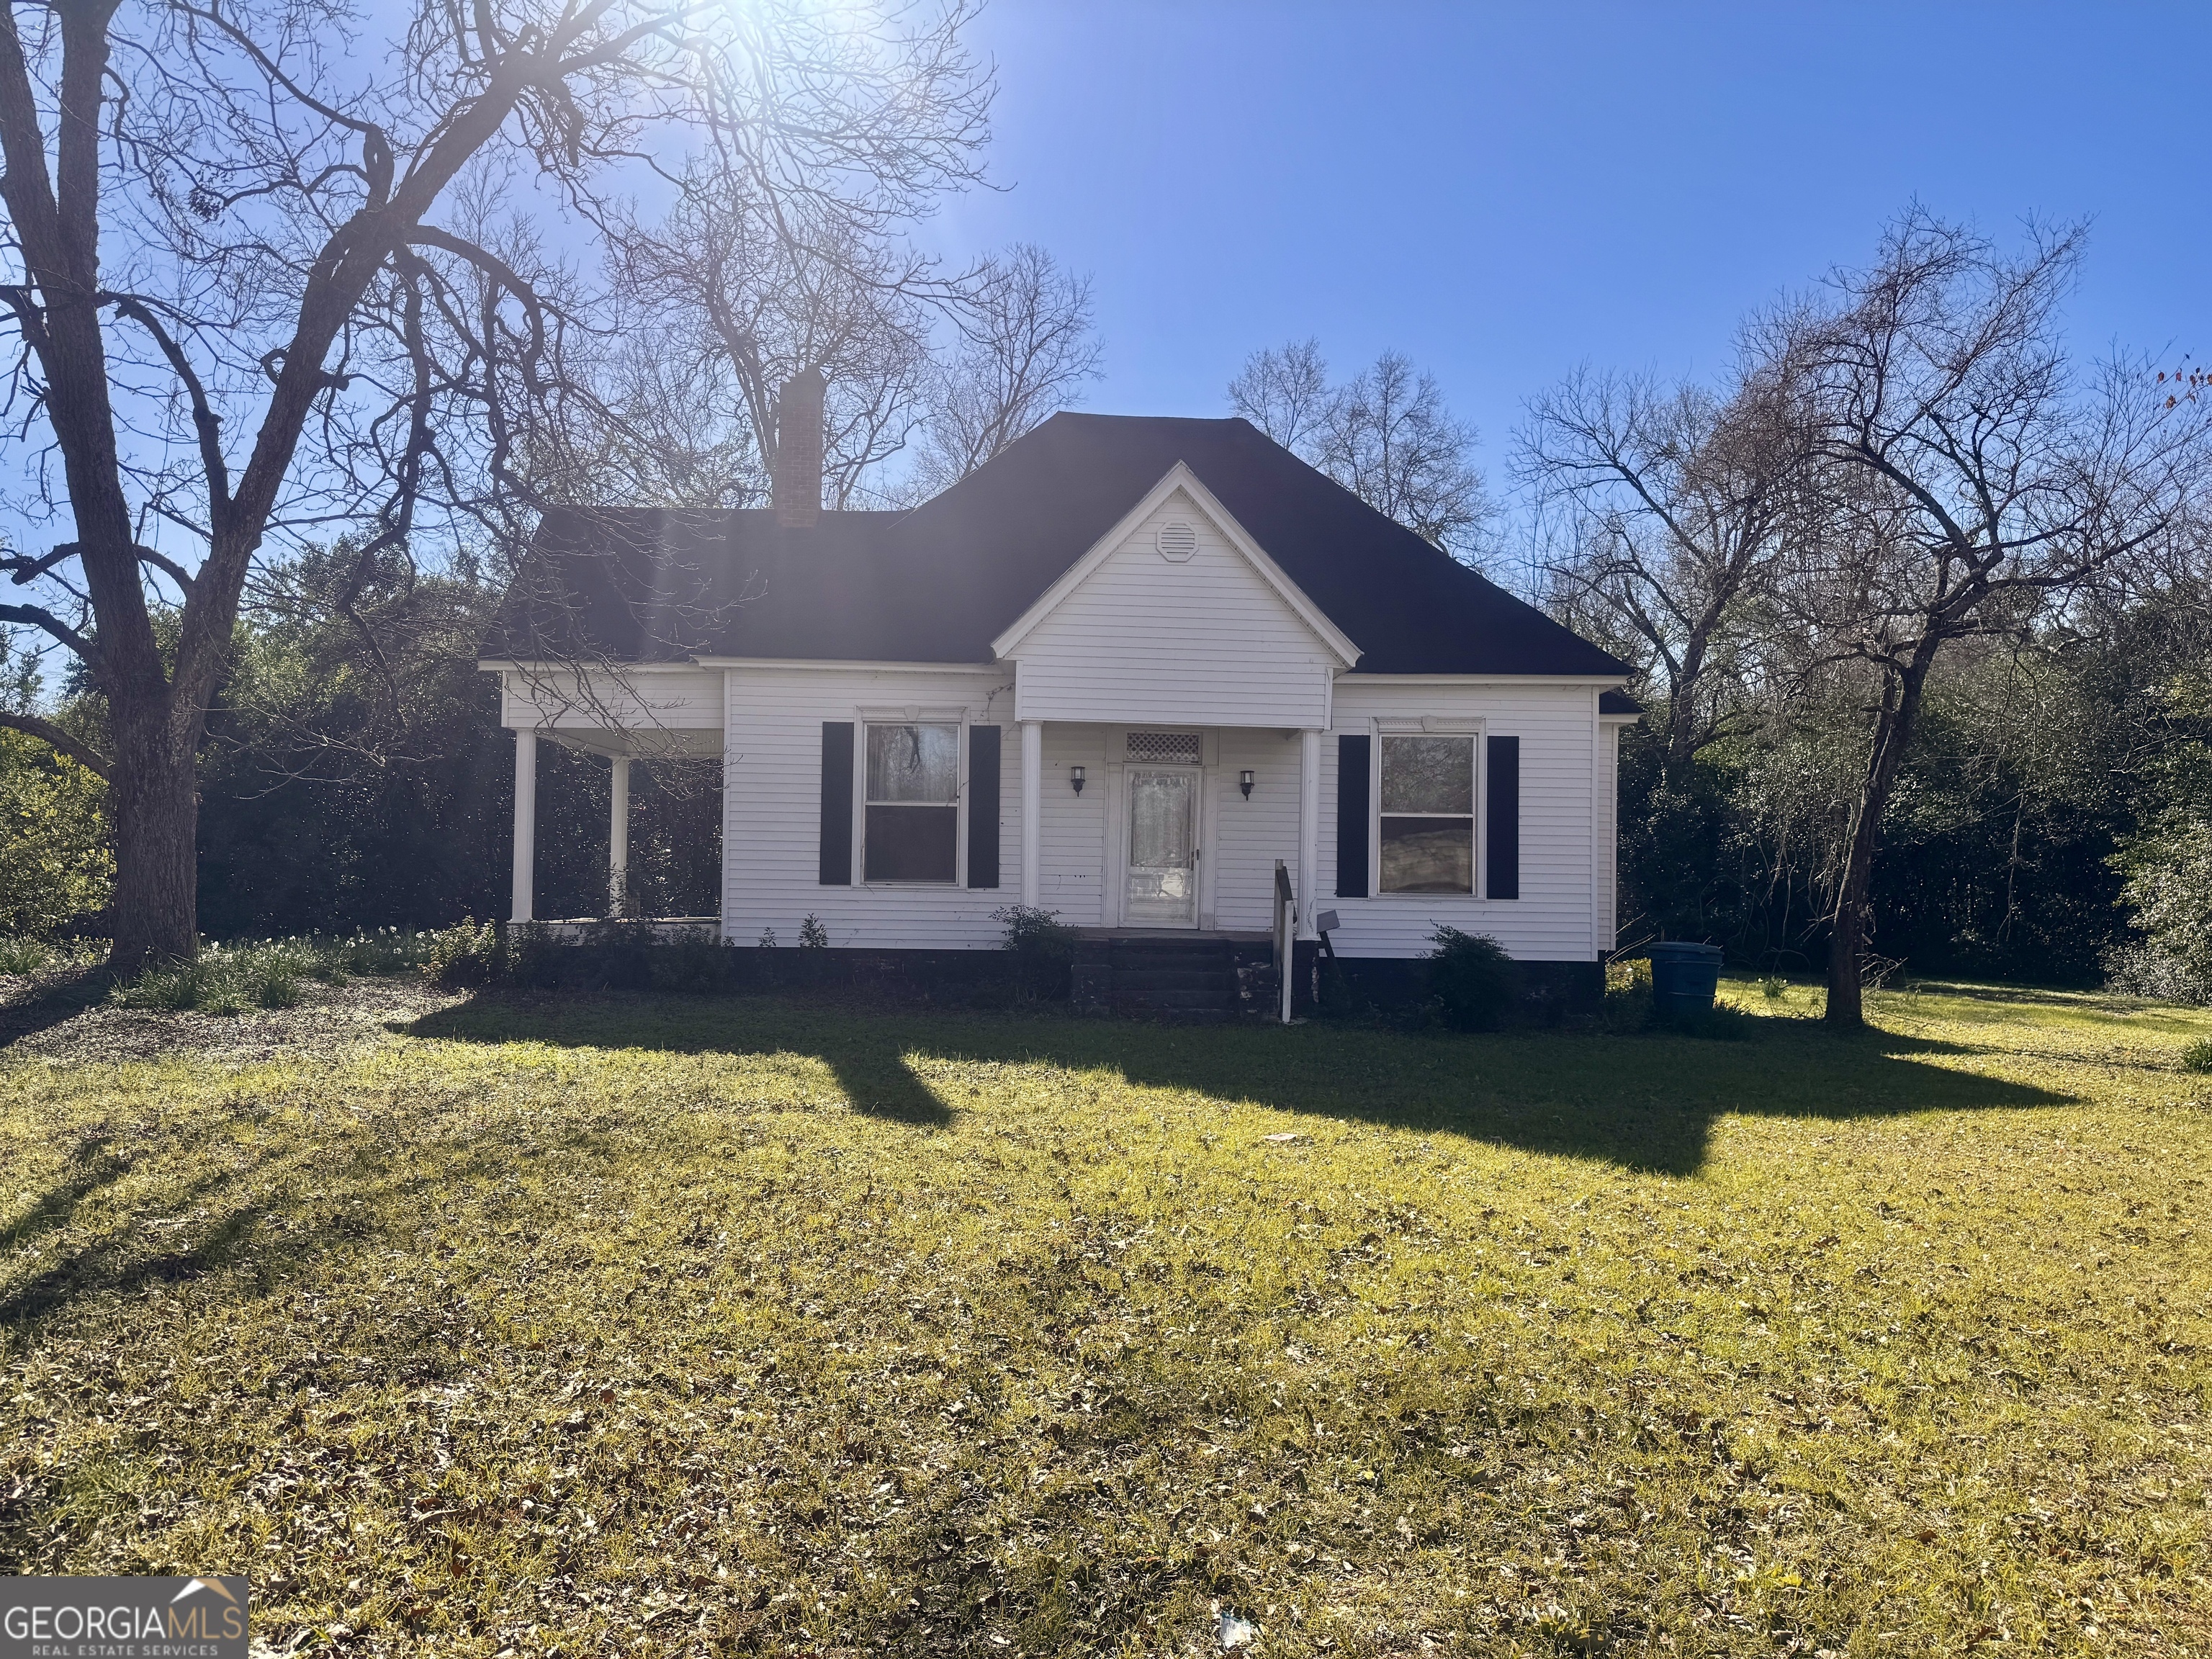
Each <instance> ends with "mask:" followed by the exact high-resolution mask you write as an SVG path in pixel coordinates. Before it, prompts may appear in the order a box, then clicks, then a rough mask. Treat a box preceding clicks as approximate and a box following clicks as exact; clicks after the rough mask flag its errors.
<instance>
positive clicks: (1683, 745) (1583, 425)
mask: <svg viewBox="0 0 2212 1659" xmlns="http://www.w3.org/2000/svg"><path fill="white" fill-rule="evenodd" d="M1779 413H1780V410H1779V407H1778V399H1777V398H1775V396H1774V395H1773V390H1772V387H1771V384H1770V383H1769V382H1767V381H1764V380H1759V379H1758V378H1756V377H1753V378H1748V379H1743V380H1738V381H1736V382H1735V384H1734V385H1732V386H1729V387H1727V388H1725V389H1724V390H1723V392H1722V393H1721V394H1719V395H1716V394H1715V393H1713V392H1708V391H1706V390H1705V389H1704V388H1701V387H1698V386H1687V385H1685V386H1672V387H1666V386H1658V385H1656V384H1655V383H1654V382H1652V381H1651V380H1648V379H1644V378H1638V377H1625V376H1618V375H1611V374H1604V375H1599V374H1590V373H1589V372H1588V371H1587V370H1577V372H1576V373H1575V374H1571V375H1570V376H1569V377H1568V378H1567V380H1565V383H1564V384H1562V385H1561V386H1559V387H1558V388H1557V389H1556V390H1555V391H1553V392H1547V393H1545V394H1544V395H1543V396H1541V397H1540V398H1537V399H1536V400H1535V401H1534V403H1533V404H1531V405H1530V410H1529V414H1530V418H1529V422H1528V427H1527V428H1526V429H1525V430H1524V431H1523V432H1522V434H1521V435H1520V438H1519V440H1518V443H1517V451H1518V453H1517V457H1516V470H1517V471H1519V473H1520V474H1521V476H1522V478H1523V479H1524V480H1525V481H1526V482H1527V483H1528V485H1529V486H1530V487H1531V489H1533V490H1534V494H1535V496H1536V499H1537V500H1538V501H1539V502H1540V503H1541V505H1542V506H1544V507H1551V508H1554V509H1557V510H1558V512H1559V514H1560V515H1561V516H1563V518H1564V520H1565V544H1564V546H1563V548H1562V550H1561V551H1560V552H1559V554H1558V555H1557V556H1553V557H1552V558H1550V559H1548V560H1547V562H1546V563H1545V566H1544V574H1545V576H1546V578H1547V581H1548V585H1549V586H1550V587H1551V589H1552V593H1553V601H1554V604H1555V605H1556V606H1557V607H1558V608H1559V610H1560V611H1562V612H1563V613H1564V615H1565V619H1567V620H1568V621H1569V622H1570V623H1572V624H1574V625H1577V626H1581V627H1583V628H1585V629H1589V631H1591V632H1593V633H1595V634H1597V635H1600V636H1601V637H1603V638H1605V639H1607V641H1611V642H1614V643H1617V644H1618V645H1619V646H1620V649H1621V651H1622V653H1623V654H1625V655H1627V656H1629V657H1630V658H1631V659H1632V660H1638V661H1640V662H1641V664H1642V665H1644V671H1645V673H1646V674H1647V676H1648V677H1649V678H1650V679H1651V680H1654V681H1656V683H1657V689H1658V690H1659V692H1660V694H1661V696H1663V698H1664V699H1665V708H1664V717H1665V720H1666V722H1667V749H1666V772H1667V775H1668V778H1669V779H1670V780H1672V779H1676V778H1678V777H1679V775H1680V772H1681V769H1683V768H1684V767H1685V766H1686V765H1687V764H1688V763H1689V762H1690V761H1691V759H1692V757H1694V756H1695V755H1696V754H1697V753H1698V752H1699V750H1702V749H1704V748H1705V746H1706V745H1707V744H1711V742H1713V741H1714V740H1715V738H1717V737H1719V736H1720V735H1721V734H1722V733H1723V731H1725V730H1727V729H1729V726H1731V725H1732V724H1736V723H1740V721H1741V718H1742V717H1744V716H1747V715H1748V714H1751V713H1752V712H1753V711H1752V704H1751V699H1750V697H1749V696H1747V687H1746V685H1745V677H1746V674H1747V671H1748V667H1749V665H1748V662H1747V658H1748V656H1749V655H1750V653H1752V651H1753V647H1754V633H1753V629H1750V628H1749V627H1747V621H1748V617H1747V612H1749V611H1751V610H1752V609H1753V607H1754V605H1756V604H1757V602H1758V600H1759V596H1760V594H1761V592H1762V591H1763V589H1764V586H1765V582H1766V580H1767V579H1768V577H1769V575H1770V574H1771V571H1772V570H1773V568H1774V566H1775V563H1776V562H1777V560H1778V557H1779V556H1780V554H1781V552H1782V550H1783V548H1784V544H1785V541H1786V538H1787V535H1788V532H1789V528H1790V523H1791V519H1792V514H1793V512H1794V511H1796V499H1795V495H1794V491H1795V490H1796V487H1797V474H1798V465H1797V459H1798V452H1797V450H1796V447H1795V446H1794V445H1793V444H1792V442H1791V441H1790V439H1791V434H1790V430H1789V428H1788V426H1787V424H1786V423H1785V422H1783V421H1782V420H1780V419H1779V418H1778V416H1779Z"/></svg>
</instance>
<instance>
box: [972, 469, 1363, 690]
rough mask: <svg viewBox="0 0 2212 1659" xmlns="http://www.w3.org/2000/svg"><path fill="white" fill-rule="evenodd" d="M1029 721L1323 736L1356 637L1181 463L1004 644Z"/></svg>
mask: <svg viewBox="0 0 2212 1659" xmlns="http://www.w3.org/2000/svg"><path fill="white" fill-rule="evenodd" d="M993 649H994V652H995V653H996V654H997V655H998V656H999V658H1000V659H1002V660H1005V661H1010V662H1012V663H1014V664H1015V665H1016V674H1015V681H1014V706H1015V717H1016V718H1017V719H1018V720H1080V721H1107V722H1115V723H1126V724H1135V725H1155V724H1166V725H1181V726H1273V727H1280V728H1285V729H1297V728H1305V729H1316V728H1320V727H1322V726H1327V725H1328V710H1329V694H1330V686H1331V683H1332V681H1333V680H1334V676H1335V675H1336V674H1337V673H1338V672H1340V671H1342V670H1344V669H1346V668H1349V667H1351V666H1352V664H1353V663H1354V662H1355V661H1357V660H1358V656H1359V649H1358V647H1357V646H1356V645H1354V644H1353V643H1352V641H1350V640H1348V639H1346V637H1345V636H1344V635H1343V633H1342V631H1341V630H1340V629H1338V628H1337V627H1336V626H1335V625H1334V623H1331V622H1330V621H1329V620H1328V617H1325V616H1323V615H1322V612H1321V611H1320V610H1319V609H1318V608H1317V607H1316V606H1315V605H1313V603H1312V601H1311V600H1310V599H1307V598H1306V596H1305V595H1304V593H1302V592H1299V590H1298V588H1297V586H1296V584H1294V583H1293V582H1291V580H1290V579H1289V578H1288V577H1286V576H1285V575H1284V574H1283V573H1282V571H1281V570H1280V569H1279V568H1278V567H1277V566H1276V565H1275V563H1274V562H1273V560H1272V559H1270V558H1269V557H1268V556H1267V553H1266V551H1265V550H1263V549H1261V547H1260V546H1259V545H1258V544H1256V543H1255V542H1254V541H1253V540H1252V538H1250V537H1249V535H1247V534H1246V533H1245V532H1244V530H1243V527H1242V526H1239V525H1238V524H1237V521H1236V520H1235V519H1234V518H1233V517H1231V514H1230V513H1228V512H1227V511H1226V509H1225V508H1224V507H1222V506H1221V504H1220V503H1219V502H1218V501H1216V500H1215V499H1214V498H1213V495H1212V492H1210V491H1209V490H1207V489H1206V487H1205V485H1204V484H1202V483H1200V482H1199V480H1198V478H1197V477H1196V476H1195V475H1194V474H1193V473H1192V472H1191V471H1190V469H1189V468H1188V467H1187V466H1183V465H1177V466H1176V467H1175V468H1174V469H1173V470H1171V471H1170V472H1169V473H1168V474H1167V476H1166V477H1164V478H1162V479H1161V480H1160V482H1159V483H1158V484H1157V485H1156V486H1154V488H1153V489H1152V490H1150V491H1149V492H1147V494H1146V497H1145V499H1144V500H1143V501H1140V502H1139V503H1138V505H1137V506H1136V507H1134V508H1133V509H1132V511H1131V512H1130V513H1128V514H1127V516H1126V517H1125V518H1124V519H1123V520H1121V522H1120V523H1119V524H1117V525H1116V526H1115V527H1114V528H1113V529H1112V530H1111V531H1109V532H1107V534H1106V535H1105V536H1103V537H1102V538H1100V539H1099V541H1098V542H1097V544H1095V545H1094V546H1093V547H1092V548H1091V550H1090V551H1089V552H1087V553H1086V554H1085V556H1083V557H1082V558H1081V559H1079V560H1078V561H1077V562H1075V563H1074V564H1073V566H1071V567H1070V568H1068V570H1067V571H1066V573H1064V574H1062V575H1061V576H1060V579H1059V580H1056V581H1055V582H1054V584H1053V585H1052V586H1051V587H1049V588H1048V589H1047V590H1046V592H1044V593H1043V594H1042V595H1041V596H1040V597H1039V598H1038V599H1037V600H1036V603H1035V604H1034V605H1031V606H1030V609H1029V610H1028V611H1025V612H1024V614H1023V615H1022V617H1020V618H1019V619H1018V620H1017V621H1016V622H1015V623H1013V624H1012V626H1011V627H1009V628H1008V629H1006V631H1005V632H1003V633H1002V634H1000V635H999V637H998V638H997V639H996V640H995V641H993Z"/></svg>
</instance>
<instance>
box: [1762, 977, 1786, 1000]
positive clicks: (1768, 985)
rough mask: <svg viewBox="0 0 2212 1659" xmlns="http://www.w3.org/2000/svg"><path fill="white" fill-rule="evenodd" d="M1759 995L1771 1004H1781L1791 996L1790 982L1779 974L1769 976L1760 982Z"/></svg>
mask: <svg viewBox="0 0 2212 1659" xmlns="http://www.w3.org/2000/svg"><path fill="white" fill-rule="evenodd" d="M1789 994H1790V981H1788V980H1786V979H1784V978H1783V977H1782V975H1779V974H1769V975H1766V976H1765V978H1764V979H1762V980H1760V981H1759V995H1761V996H1763V997H1765V999H1766V1000H1768V1001H1769V1002H1779V1001H1781V1000H1782V999H1783V998H1784V997H1786V996H1788V995H1789Z"/></svg>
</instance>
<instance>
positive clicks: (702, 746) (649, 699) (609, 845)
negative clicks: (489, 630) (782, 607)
mask: <svg viewBox="0 0 2212 1659" xmlns="http://www.w3.org/2000/svg"><path fill="white" fill-rule="evenodd" d="M497 666H500V667H501V669H502V674H501V679H502V685H503V696H502V701H503V703H504V713H505V723H506V724H507V726H509V727H510V728H511V729H512V730H513V734H514V793H513V817H514V822H513V884H512V886H513V890H512V894H511V902H510V904H509V907H508V916H509V919H510V920H511V921H518V922H533V921H543V922H546V923H548V924H550V925H554V926H568V925H579V926H580V925H581V924H583V923H586V922H588V921H595V920H599V919H600V918H601V917H607V916H628V917H636V918H641V919H649V920H653V921H665V922H670V923H674V924H683V925H689V926H693V927H697V926H702V925H705V926H713V925H716V924H717V923H718V922H719V920H720V917H719V915H718V914H717V912H718V911H719V908H720V907H719V905H710V906H709V908H705V909H701V908H698V907H697V905H696V904H694V905H691V906H682V907H671V906H670V905H669V904H668V903H666V902H665V898H666V895H665V894H662V893H659V892H647V893H642V894H641V881H640V872H639V871H638V869H637V868H636V866H635V864H634V862H633V860H632V857H631V847H632V836H633V830H634V829H635V823H636V811H637V807H638V804H639V802H638V797H639V793H640V792H639V791H638V790H636V789H635V787H633V786H634V783H635V769H636V768H637V767H639V766H640V765H643V766H644V767H646V768H647V769H649V770H650V771H651V772H652V773H653V775H654V777H655V779H656V781H658V782H659V788H658V789H657V790H648V791H647V792H646V793H647V794H648V795H649V796H656V797H659V798H661V799H662V801H663V804H664V805H665V799H667V798H669V797H671V796H674V797H678V798H696V809H695V810H693V811H688V812H684V813H682V814H680V815H679V816H680V817H682V818H684V820H685V822H684V823H682V824H680V825H678V826H675V827H674V829H675V834H676V836H678V839H679V840H681V841H682V842H684V843H686V844H687V845H688V844H689V843H691V842H700V843H701V850H702V851H707V852H709V853H711V848H707V847H706V846H705V844H704V843H705V842H707V841H708V840H710V839H711V840H719V833H718V826H719V823H720V761H721V757H722V726H721V697H720V676H719V675H712V676H710V675H705V674H702V673H701V672H700V671H698V670H696V669H693V668H690V667H688V666H686V667H683V668H671V669H668V670H665V671H654V670H653V668H651V667H644V668H641V667H638V666H635V665H630V666H627V667H625V669H624V670H623V671H622V672H621V673H620V674H619V675H611V674H595V673H592V672H589V671H580V672H579V671H549V670H545V669H543V668H524V667H518V666H515V665H497ZM564 762H565V763H566V764H563V763H564ZM601 768H604V770H603V771H602V770H600V769H601ZM549 775H550V777H551V778H552V779H553V780H554V781H555V782H556V788H558V789H560V790H562V795H563V798H562V799H558V800H556V802H554V803H552V805H554V808H555V810H554V811H552V812H550V814H549V813H544V812H541V811H540V808H541V805H542V804H543V801H542V787H543V786H544V783H545V782H546V781H548V777H549ZM601 781H604V786H605V794H604V796H600V795H599V785H600V783H601ZM594 798H596V799H594ZM593 816H596V817H597V818H598V822H599V823H600V824H604V826H605V829H604V834H605V840H604V842H599V836H598V835H597V834H596V833H594V829H593V827H592V826H591V825H590V819H591V817H593ZM651 817H652V814H650V813H648V821H650V818H651ZM691 819H696V820H697V822H696V823H691V822H690V820H691ZM549 833H550V835H551V836H554V837H555V842H554V844H553V846H552V848H550V850H551V852H552V853H553V855H554V857H553V862H554V863H555V865H556V876H557V877H559V878H560V879H559V880H558V882H557V887H558V889H559V891H558V892H557V893H556V897H555V902H554V905H553V906H552V908H551V909H550V911H549V909H548V907H547V906H545V905H544V903H542V902H541V883H540V870H539V861H540V852H541V847H540V843H541V841H542V840H543V839H544V836H546V835H548V834H549ZM592 843H598V844H601V845H604V847H605V854H604V857H603V858H600V857H597V856H595V848H593V847H592ZM716 862H717V864H719V860H716ZM586 863H590V864H594V865H596V866H597V868H596V870H595V871H594V872H592V879H591V880H589V881H586V882H580V881H579V880H577V879H576V877H577V875H578V874H579V866H582V865H584V864H586ZM644 885H646V886H647V887H651V888H658V887H664V886H666V885H667V883H666V882H665V881H662V882H652V883H646V884H644ZM693 885H701V884H696V883H695V884H693ZM718 888H719V869H717V871H716V872H715V875H714V881H713V884H712V886H711V888H708V890H702V894H701V895H700V896H701V897H702V898H708V897H710V896H711V891H712V890H714V889H718ZM641 899H642V900H643V901H644V902H641ZM656 899H658V900H660V901H662V902H654V901H655V900H656ZM563 900H565V901H566V902H562V901H563ZM678 908H681V909H682V910H684V912H686V913H685V914H677V909H678Z"/></svg>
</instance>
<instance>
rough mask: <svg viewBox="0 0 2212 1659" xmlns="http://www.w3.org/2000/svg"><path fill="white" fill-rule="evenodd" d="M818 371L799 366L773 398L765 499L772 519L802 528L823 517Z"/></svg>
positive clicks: (820, 383) (823, 387) (820, 382)
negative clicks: (770, 470) (771, 466)
mask: <svg viewBox="0 0 2212 1659" xmlns="http://www.w3.org/2000/svg"><path fill="white" fill-rule="evenodd" d="M827 389H828V388H827V386H826V385H825V383H824V382H823V379H822V371H821V370H820V369H818V368H802V369H800V370H799V373H798V374H794V375H793V376H792V377H791V378H790V379H789V380H786V381H785V382H784V383H783V391H782V392H781V393H780V394H779V395H778V396H777V398H776V400H775V477H774V478H773V479H771V480H770V488H769V496H770V499H771V500H773V501H775V521H776V522H777V523H778V524H780V525H782V526H785V527H786V528H787V529H792V530H803V529H805V528H806V527H808V526H811V525H813V524H816V523H817V522H818V521H819V520H821V517H822V432H823V413H822V397H823V392H825V391H826V390H827Z"/></svg>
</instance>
